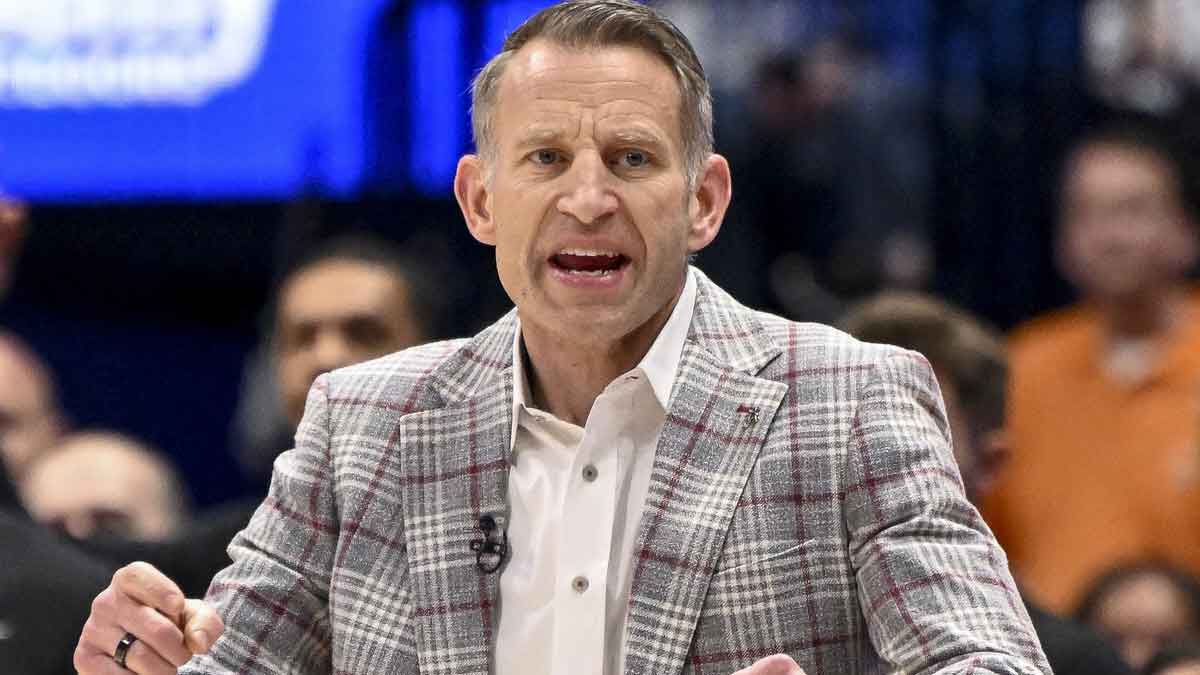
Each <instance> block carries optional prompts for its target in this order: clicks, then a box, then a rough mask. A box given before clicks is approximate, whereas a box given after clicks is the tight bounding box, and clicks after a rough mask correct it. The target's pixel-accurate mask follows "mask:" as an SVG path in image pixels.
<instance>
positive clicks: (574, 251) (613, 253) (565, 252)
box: [559, 248, 618, 258]
mask: <svg viewBox="0 0 1200 675" xmlns="http://www.w3.org/2000/svg"><path fill="white" fill-rule="evenodd" d="M559 255H584V256H592V257H594V256H605V257H608V258H615V257H617V255H618V254H617V252H616V251H592V250H588V249H583V248H565V249H563V250H562V251H561V252H560V254H559Z"/></svg>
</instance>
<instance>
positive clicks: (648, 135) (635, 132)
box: [612, 128, 666, 147]
mask: <svg viewBox="0 0 1200 675" xmlns="http://www.w3.org/2000/svg"><path fill="white" fill-rule="evenodd" d="M612 138H613V139H614V140H616V141H617V142H618V143H622V144H628V145H648V146H653V147H663V146H665V145H666V142H665V141H664V140H663V139H662V138H660V137H659V136H658V134H655V133H653V132H651V131H648V130H646V129H639V128H624V129H618V130H616V131H614V132H613V133H612Z"/></svg>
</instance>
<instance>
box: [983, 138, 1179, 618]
mask: <svg viewBox="0 0 1200 675" xmlns="http://www.w3.org/2000/svg"><path fill="white" fill-rule="evenodd" d="M1181 151H1182V146H1181V145H1180V144H1178V143H1176V142H1174V140H1173V139H1172V138H1170V137H1168V136H1166V135H1165V134H1163V133H1162V132H1161V131H1159V130H1157V129H1156V128H1155V127H1153V126H1150V125H1148V124H1146V123H1141V122H1138V121H1137V120H1131V121H1121V122H1118V123H1114V124H1113V125H1110V126H1106V127H1103V128H1100V129H1097V130H1095V131H1093V132H1091V133H1089V134H1088V135H1087V136H1086V137H1084V138H1083V139H1082V140H1081V141H1080V142H1079V143H1078V144H1077V146H1076V147H1075V149H1074V151H1073V152H1072V153H1071V154H1070V156H1069V159H1068V161H1067V163H1066V171H1065V174H1064V179H1063V187H1062V198H1061V199H1062V203H1061V215H1060V220H1061V222H1060V225H1059V232H1058V247H1057V255H1058V262H1059V265H1060V267H1061V268H1062V270H1063V273H1064V275H1065V276H1066V277H1067V279H1068V280H1069V281H1070V282H1071V283H1072V284H1073V285H1074V286H1075V288H1076V290H1078V292H1079V294H1080V296H1081V298H1082V301H1081V303H1080V304H1078V305H1076V306H1074V307H1071V308H1069V309H1066V310H1063V311H1060V312H1056V313H1054V314H1051V315H1049V316H1044V317H1040V318H1038V319H1035V320H1034V321H1032V322H1031V323H1029V324H1028V325H1026V326H1023V327H1021V328H1020V329H1018V330H1017V331H1016V333H1015V335H1014V337H1013V341H1012V351H1011V354H1012V382H1011V387H1012V397H1011V416H1010V418H1009V422H1010V428H1011V433H1012V436H1011V442H1012V451H1013V456H1012V461H1011V463H1010V464H1009V465H1008V466H1007V467H1006V469H1005V471H1004V472H1003V473H1002V475H1001V476H1000V478H999V484H998V486H997V489H996V491H995V492H994V494H993V495H992V498H991V499H989V500H988V502H987V505H986V509H985V514H986V515H987V517H988V522H989V523H990V524H991V525H992V526H993V527H994V528H995V529H996V533H997V536H998V537H999V538H1000V541H1001V542H1002V543H1003V544H1004V547H1005V550H1006V551H1008V554H1009V557H1010V559H1011V560H1012V564H1013V570H1014V572H1015V573H1016V575H1017V576H1018V577H1019V578H1020V579H1021V583H1022V585H1023V588H1024V589H1025V590H1026V592H1028V593H1029V594H1030V596H1031V597H1032V598H1033V599H1034V600H1036V601H1038V602H1039V603H1041V604H1044V605H1045V606H1046V607H1047V608H1048V609H1050V610H1051V611H1054V612H1057V613H1060V614H1066V613H1070V611H1071V610H1072V609H1074V607H1075V606H1076V605H1077V604H1078V602H1079V600H1080V597H1081V595H1082V593H1083V590H1084V589H1085V588H1086V587H1087V586H1088V585H1089V584H1090V583H1091V582H1092V581H1093V580H1094V579H1096V578H1097V577H1099V576H1100V575H1101V574H1103V573H1104V572H1105V571H1106V570H1107V569H1109V568H1110V567H1112V566H1115V565H1118V564H1121V563H1123V562H1128V561H1135V560H1142V559H1147V558H1160V559H1163V560H1165V561H1169V562H1172V563H1174V564H1176V565H1179V566H1181V567H1183V568H1185V569H1188V570H1190V571H1191V572H1192V573H1193V574H1196V573H1200V448H1198V447H1197V438H1200V433H1198V431H1197V420H1198V419H1200V417H1198V415H1200V297H1198V296H1196V294H1195V293H1194V291H1193V290H1192V289H1191V288H1190V286H1189V283H1188V281H1187V273H1188V271H1189V270H1190V269H1191V268H1192V267H1193V266H1194V264H1195V262H1196V259H1197V246H1198V239H1197V227H1198V226H1200V220H1198V219H1197V213H1198V211H1197V204H1198V203H1200V200H1198V199H1197V196H1196V191H1197V184H1196V182H1195V179H1194V178H1193V177H1192V175H1191V173H1190V167H1189V164H1188V162H1187V160H1186V158H1184V157H1182V156H1181Z"/></svg>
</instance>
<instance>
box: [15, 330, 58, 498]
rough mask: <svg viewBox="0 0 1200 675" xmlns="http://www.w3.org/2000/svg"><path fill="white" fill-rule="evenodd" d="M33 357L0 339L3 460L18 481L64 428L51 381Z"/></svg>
mask: <svg viewBox="0 0 1200 675" xmlns="http://www.w3.org/2000/svg"><path fill="white" fill-rule="evenodd" d="M31 359H32V357H31V355H30V354H28V353H27V352H26V351H25V350H24V349H22V348H18V347H17V346H16V345H14V344H13V343H11V342H9V341H7V340H5V339H3V338H0V459H2V460H3V461H4V462H5V465H6V466H7V468H8V472H9V474H10V475H11V476H12V478H13V480H14V481H18V480H20V479H21V477H22V476H23V474H24V473H25V470H26V468H27V467H28V466H29V464H30V463H31V462H32V461H33V460H34V459H35V458H36V457H37V456H38V455H39V454H40V453H41V452H42V451H44V450H45V449H46V448H48V447H49V446H50V445H51V444H52V443H53V442H54V440H55V439H56V438H57V437H58V434H59V432H60V431H61V425H60V423H59V416H58V414H57V410H56V407H55V404H54V395H53V392H52V391H51V386H50V382H49V380H48V379H47V376H46V374H45V372H44V371H43V370H42V367H41V365H40V364H38V363H36V362H34V361H32V360H31Z"/></svg>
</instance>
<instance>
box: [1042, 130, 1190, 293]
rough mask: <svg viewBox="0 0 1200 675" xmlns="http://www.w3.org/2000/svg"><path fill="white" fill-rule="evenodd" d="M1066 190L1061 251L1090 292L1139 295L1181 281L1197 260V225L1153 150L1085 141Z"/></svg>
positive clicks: (1079, 285) (1066, 266)
mask: <svg viewBox="0 0 1200 675" xmlns="http://www.w3.org/2000/svg"><path fill="white" fill-rule="evenodd" d="M1063 188H1064V189H1063V204H1062V214H1061V220H1062V222H1061V226H1060V231H1059V241H1058V248H1059V250H1058V255H1059V260H1060V263H1061V265H1062V268H1063V272H1064V274H1065V275H1066V277H1067V278H1068V279H1069V280H1070V281H1071V282H1072V283H1073V284H1074V285H1075V287H1076V289H1077V290H1078V291H1080V293H1082V294H1083V295H1084V296H1087V297H1090V298H1093V299H1098V300H1101V301H1113V302H1128V301H1130V300H1138V299H1141V298H1144V297H1146V295H1147V294H1148V293H1153V292H1156V291H1162V290H1165V289H1167V288H1170V287H1171V286H1173V285H1175V284H1177V283H1179V281H1180V280H1181V279H1182V278H1183V276H1184V275H1185V274H1186V273H1187V271H1188V269H1189V268H1190V267H1191V265H1192V264H1193V263H1194V262H1195V258H1196V246H1197V244H1196V231H1195V224H1194V223H1193V222H1191V221H1190V220H1189V218H1188V214H1187V212H1186V209H1185V208H1184V205H1183V201H1182V196H1181V194H1180V192H1179V186H1178V184H1177V178H1176V176H1175V175H1174V174H1173V172H1172V170H1171V166H1170V165H1169V163H1168V162H1166V161H1165V160H1163V159H1161V158H1159V157H1158V156H1156V155H1155V154H1154V153H1152V152H1150V151H1147V150H1142V149H1139V148H1135V147H1131V146H1124V145H1118V144H1112V143H1095V144H1091V145H1088V146H1085V147H1083V148H1082V149H1081V150H1079V151H1078V152H1077V153H1076V154H1075V156H1074V157H1073V158H1072V160H1071V162H1070V163H1069V165H1068V170H1067V174H1066V177H1065V182H1064V186H1063Z"/></svg>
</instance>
